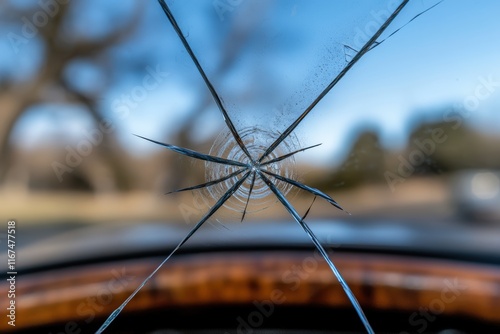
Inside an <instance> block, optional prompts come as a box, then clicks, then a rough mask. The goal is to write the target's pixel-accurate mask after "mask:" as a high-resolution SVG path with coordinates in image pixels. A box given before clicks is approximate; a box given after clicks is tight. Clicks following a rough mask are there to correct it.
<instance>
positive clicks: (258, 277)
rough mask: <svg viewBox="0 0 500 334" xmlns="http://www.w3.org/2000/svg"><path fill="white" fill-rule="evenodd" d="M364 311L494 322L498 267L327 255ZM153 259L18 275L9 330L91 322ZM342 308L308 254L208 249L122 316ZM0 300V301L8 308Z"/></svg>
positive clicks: (157, 279)
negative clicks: (193, 309)
mask: <svg viewBox="0 0 500 334" xmlns="http://www.w3.org/2000/svg"><path fill="white" fill-rule="evenodd" d="M331 257H332V259H333V261H334V263H336V265H337V267H338V268H339V270H340V272H341V273H342V275H343V276H344V278H345V279H346V281H347V282H348V284H349V285H350V287H351V289H352V290H353V292H354V294H355V295H356V297H357V298H358V300H359V302H360V304H361V305H362V306H363V307H364V308H372V309H377V310H403V311H409V312H413V311H418V310H419V308H422V307H423V308H426V309H428V310H430V312H435V313H438V314H447V315H464V316H468V317H473V318H477V319H482V320H487V321H492V322H498V323H500V268H499V267H495V266H491V265H484V264H471V263H466V262H458V261H445V260H440V259H429V258H417V257H408V256H396V255H377V254H358V253H337V254H332V255H331ZM160 262H161V259H160V258H157V257H154V258H145V259H134V260H126V261H119V262H118V261H116V262H112V263H100V264H95V265H85V266H79V267H69V268H65V269H58V270H51V271H47V272H38V273H32V274H26V275H20V276H18V281H17V283H16V327H15V328H14V327H11V326H9V325H8V324H7V321H5V319H4V320H3V321H1V322H0V330H1V331H2V332H6V331H13V330H20V329H27V328H33V327H36V326H41V325H48V324H52V323H64V322H68V323H72V322H73V321H74V322H78V321H84V322H90V321H94V319H97V318H102V317H105V316H107V315H109V314H110V313H111V312H112V311H113V310H114V309H115V308H116V307H117V306H118V305H119V304H120V303H121V302H122V301H123V300H125V299H126V298H127V297H128V295H129V294H130V293H131V292H132V291H133V290H134V289H135V288H136V287H137V285H138V284H139V283H140V282H141V281H142V280H143V279H144V278H145V277H146V276H147V275H149V274H150V273H151V272H152V270H153V269H154V268H155V267H156V266H157V265H158V264H159V263H160ZM7 290H8V285H7V284H5V282H2V284H1V285H0V295H1V296H6V295H7ZM254 301H271V302H273V303H277V304H278V303H279V304H283V305H317V306H332V307H349V306H350V302H349V301H348V299H347V298H346V296H345V294H344V292H343V291H342V288H341V287H340V285H339V283H338V282H337V281H336V279H335V278H334V277H333V274H332V273H331V271H330V269H329V268H328V266H327V265H326V263H325V261H324V260H322V259H321V258H320V257H319V256H318V254H317V253H313V252H311V251H293V252H285V251H269V252H263V251H256V252H250V251H247V252H230V253H229V252H228V253H224V252H217V253H205V254H184V255H178V256H176V257H174V258H172V260H171V261H170V262H169V263H167V264H166V265H165V266H164V267H163V268H162V269H161V270H160V271H159V272H158V273H157V275H155V276H154V278H153V279H152V280H151V281H150V282H149V284H147V285H146V286H145V287H144V288H143V289H142V290H141V291H140V292H139V293H138V295H137V296H136V297H135V298H134V299H133V300H132V301H131V302H130V303H129V305H128V306H127V307H126V308H125V310H124V311H123V314H122V315H121V316H126V314H127V313H130V312H136V311H145V310H148V309H149V310H151V309H158V308H164V307H181V306H185V307H189V306H206V305H234V304H236V305H237V304H241V305H244V304H251V303H253V302H254ZM7 302H8V301H7V298H3V297H2V298H1V299H0V308H1V309H2V310H5V309H6V307H7V306H8V304H7Z"/></svg>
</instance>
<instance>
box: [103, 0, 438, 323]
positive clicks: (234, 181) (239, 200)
mask: <svg viewBox="0 0 500 334" xmlns="http://www.w3.org/2000/svg"><path fill="white" fill-rule="evenodd" d="M158 1H159V3H160V5H161V7H162V8H163V10H164V12H165V14H166V16H167V18H168V20H169V21H170V23H171V24H172V27H173V28H174V30H175V32H176V33H177V35H178V37H179V38H180V39H181V41H182V43H183V45H184V47H185V48H186V51H187V52H188V54H189V56H190V57H191V59H192V61H193V62H194V64H195V66H196V68H197V69H198V72H199V73H200V75H201V76H202V78H203V80H204V81H205V84H206V85H207V88H208V89H209V91H210V93H211V94H212V97H213V98H214V101H215V103H216V104H217V106H218V107H219V110H220V112H221V114H222V117H223V119H224V121H225V123H226V125H227V127H228V130H229V132H227V133H223V134H222V135H221V136H219V138H218V139H217V140H216V142H215V143H214V145H213V147H212V149H211V150H210V152H209V154H205V153H200V152H196V151H193V150H190V149H187V148H182V147H178V146H175V145H171V144H166V143H162V142H158V141H155V140H152V139H148V138H145V137H141V136H138V137H140V138H143V139H146V140H148V141H151V142H153V143H155V144H158V145H161V146H163V147H166V148H167V149H169V150H171V151H174V152H177V153H179V154H182V155H186V156H189V157H192V158H194V159H199V160H203V161H205V164H206V166H205V167H206V175H205V176H206V181H207V182H205V183H202V184H199V185H196V186H191V187H187V188H183V189H178V190H174V191H172V192H179V191H187V190H196V189H199V190H202V191H204V192H205V193H206V196H205V197H206V198H211V200H212V201H214V202H215V204H214V205H212V206H211V208H210V209H209V211H208V212H207V213H206V214H205V215H204V216H203V218H202V219H201V220H200V221H199V222H198V223H197V224H196V225H195V226H194V228H193V229H192V230H191V231H190V232H189V233H188V234H187V235H186V237H185V238H184V239H182V241H181V242H180V243H179V244H178V245H177V246H176V247H175V248H174V250H172V252H171V253H170V254H169V255H168V256H167V257H166V258H165V259H164V260H163V262H161V263H160V264H159V266H158V267H157V268H156V269H155V270H154V271H153V272H152V273H151V274H150V275H149V276H148V277H147V278H146V279H145V280H144V281H143V282H142V283H141V284H140V285H139V286H138V287H137V289H136V290H135V291H134V292H133V293H132V294H131V295H130V296H129V297H128V298H127V299H126V300H125V301H124V302H123V303H122V304H121V305H120V307H118V308H117V309H116V310H115V311H114V312H113V313H112V314H111V315H110V316H109V318H108V319H107V320H106V321H105V322H104V324H103V325H102V326H101V328H99V330H98V331H97V332H96V333H102V332H103V331H104V330H105V329H106V328H107V327H108V326H109V325H110V324H111V323H112V322H113V321H114V319H115V318H116V317H117V316H118V314H119V313H120V312H121V311H122V310H123V309H124V308H125V306H126V305H127V304H128V302H129V301H130V300H131V299H132V298H133V297H134V296H135V295H136V294H137V293H138V292H139V291H140V289H141V288H142V287H143V286H144V285H145V284H147V283H148V281H149V280H150V279H151V278H152V277H153V276H154V275H155V273H156V272H157V271H158V270H159V269H160V268H161V267H162V266H163V265H164V264H165V263H166V262H167V261H168V260H169V259H170V257H171V256H172V255H173V254H174V253H175V252H176V251H177V250H178V249H179V248H180V247H182V245H184V244H185V243H186V242H187V241H188V240H189V239H190V238H191V236H193V234H194V233H195V232H196V231H197V230H198V229H199V228H200V227H201V226H202V225H203V224H204V223H205V222H207V221H208V220H209V219H210V218H211V217H212V216H213V215H214V214H215V213H216V212H217V211H218V210H219V209H220V208H221V207H222V206H225V207H226V208H229V209H231V210H233V211H236V212H238V213H239V214H241V220H243V219H244V218H245V216H246V214H247V213H248V212H250V211H252V210H254V211H255V210H258V209H262V208H265V207H266V206H268V205H270V203H271V202H273V203H275V202H279V203H281V204H282V205H283V207H284V208H285V209H286V210H287V211H288V213H290V215H291V216H292V217H293V219H294V220H295V221H296V222H297V223H298V224H299V225H300V226H301V227H302V229H303V230H304V231H305V233H306V234H307V235H308V236H309V237H310V239H311V241H312V242H313V244H314V245H315V247H316V248H317V249H318V251H319V252H320V254H321V255H322V257H323V258H324V259H325V261H326V262H327V263H328V266H329V267H330V269H331V271H332V272H333V274H334V275H335V277H336V278H337V280H338V281H339V283H340V284H341V286H342V288H343V290H344V292H345V294H346V295H347V297H348V298H349V300H350V301H351V303H352V305H353V307H354V309H355V310H356V312H357V314H358V316H359V318H360V320H361V322H362V323H363V325H364V327H365V329H366V331H367V332H368V333H374V331H373V329H372V327H371V325H370V323H369V321H368V319H367V318H366V316H365V314H364V312H363V310H362V308H361V306H360V305H359V303H358V301H357V299H356V297H355V296H354V294H353V292H352V291H351V289H350V288H349V286H348V285H347V282H346V281H345V280H344V279H343V277H342V275H341V273H340V272H339V270H338V269H337V268H336V266H335V264H334V263H333V262H332V261H331V260H330V258H329V257H328V255H327V253H326V251H325V249H324V248H323V246H322V245H321V243H320V242H319V240H318V238H317V237H316V236H315V235H314V233H313V231H312V230H311V229H310V228H309V226H308V225H307V224H306V222H305V219H306V217H307V215H308V214H309V212H310V210H311V208H312V206H313V204H314V201H315V200H316V198H317V197H320V198H322V199H323V200H325V201H327V202H328V203H330V204H331V205H332V206H334V207H336V208H337V209H340V210H344V209H343V208H342V207H341V206H340V204H339V203H337V202H336V201H335V200H334V199H333V198H331V197H330V196H328V195H327V194H325V193H323V192H322V191H321V190H319V189H315V188H312V187H309V186H307V185H305V184H302V183H300V182H298V181H296V174H295V173H296V172H295V170H294V168H293V167H294V155H295V154H298V153H300V152H303V151H305V150H308V149H312V148H314V147H316V146H318V145H319V144H318V145H313V146H309V147H305V148H301V147H300V145H299V143H298V140H297V138H296V137H295V136H294V135H293V131H294V130H295V128H296V127H297V126H298V125H299V124H300V123H301V122H302V120H303V119H304V118H305V117H306V116H307V115H308V114H309V113H310V112H311V110H313V109H314V107H315V106H316V105H317V104H318V103H319V102H320V101H321V100H322V99H323V98H324V97H325V96H326V95H327V94H328V93H329V92H330V90H331V89H332V88H333V87H334V86H335V85H336V84H337V83H338V82H339V81H340V80H341V79H342V78H343V77H344V76H345V74H346V73H348V72H349V70H350V69H351V68H352V67H353V66H354V65H355V64H356V63H357V62H358V61H359V60H360V59H361V57H363V56H364V55H365V54H366V53H367V52H368V51H370V50H371V49H373V48H374V47H376V46H377V45H380V44H381V43H382V42H383V41H385V40H386V39H387V38H389V37H391V36H392V35H394V34H395V33H396V32H397V31H399V30H400V29H401V28H403V27H404V26H405V25H404V26H402V27H401V28H399V29H397V30H396V31H395V32H393V33H392V34H391V35H389V36H388V37H387V38H386V39H384V40H382V41H379V42H377V39H378V38H379V37H380V36H381V34H382V33H383V32H384V31H385V29H386V28H387V27H388V26H389V24H390V23H391V22H392V21H393V20H394V18H395V17H396V16H397V15H398V14H399V13H400V12H401V10H402V9H403V8H404V7H405V6H406V5H407V4H408V2H409V0H404V1H402V2H401V4H400V5H399V6H398V7H397V8H396V10H395V11H394V12H393V13H392V14H391V15H390V16H389V18H388V19H387V20H386V21H385V22H384V23H383V24H382V25H381V26H380V28H379V29H378V30H377V32H376V33H375V34H374V35H373V36H372V37H371V38H370V39H369V41H368V42H367V43H366V44H365V45H364V46H363V47H362V48H361V49H360V50H359V51H357V50H355V49H353V48H351V47H348V46H346V47H347V48H348V49H349V50H350V51H351V52H354V53H355V54H354V55H353V56H352V58H351V59H350V60H349V62H348V64H347V65H346V67H345V68H344V69H343V70H342V71H341V72H340V73H339V74H338V75H337V76H336V77H335V78H333V80H332V81H331V82H330V84H328V85H327V86H326V87H325V89H324V90H323V91H322V92H321V93H320V94H319V95H318V96H317V97H316V99H314V101H313V102H312V103H311V104H310V105H309V106H308V107H307V108H306V109H305V110H304V111H303V112H302V114H301V115H300V116H299V117H298V118H297V119H296V120H295V121H294V122H292V124H290V125H289V126H288V127H287V128H286V130H285V131H284V132H282V133H271V132H269V131H265V130H262V129H258V128H246V129H243V130H241V131H240V132H238V131H237V129H236V128H235V126H234V124H233V122H232V120H231V119H230V117H229V115H228V113H227V111H226V109H225V107H224V104H223V102H222V100H221V99H220V97H219V95H218V93H217V91H216V90H215V88H214V86H213V85H212V83H211V82H210V80H209V79H208V77H207V75H206V74H205V72H204V70H203V68H202V67H201V65H200V63H199V62H198V59H197V57H196V56H195V54H194V52H193V51H192V49H191V47H190V46H189V43H188V42H187V40H186V38H185V37H184V35H183V33H182V30H181V29H180V27H179V26H178V24H177V22H176V20H175V18H174V15H173V14H172V12H171V11H170V8H169V7H168V5H167V3H166V2H165V0H158ZM438 4H439V3H438ZM436 5H437V4H436ZM436 5H435V6H436ZM435 6H433V7H435ZM430 9H431V8H429V9H428V10H430ZM424 12H425V11H424ZM424 12H422V13H420V14H419V15H422V14H423V13H424ZM419 15H417V16H416V17H418V16H419ZM416 17H414V18H413V19H412V20H410V22H411V21H413V20H414V19H415V18H416ZM408 23H409V22H408ZM408 23H407V24H408ZM292 189H301V190H303V191H306V192H309V193H311V194H312V195H314V199H313V201H312V203H311V205H310V206H309V208H308V209H307V211H306V213H305V214H304V215H303V216H302V217H301V216H300V215H299V213H298V212H297V210H296V209H295V208H294V206H293V205H292V204H291V203H290V201H289V200H288V199H287V196H286V195H287V194H288V193H289V192H290V190H292ZM270 194H272V195H274V196H275V197H274V198H272V197H270V196H269V195H270ZM269 200H270V201H271V202H268V201H269ZM253 202H256V203H257V205H253V204H252V206H251V205H250V203H253ZM259 203H260V204H259ZM344 211H345V210H344Z"/></svg>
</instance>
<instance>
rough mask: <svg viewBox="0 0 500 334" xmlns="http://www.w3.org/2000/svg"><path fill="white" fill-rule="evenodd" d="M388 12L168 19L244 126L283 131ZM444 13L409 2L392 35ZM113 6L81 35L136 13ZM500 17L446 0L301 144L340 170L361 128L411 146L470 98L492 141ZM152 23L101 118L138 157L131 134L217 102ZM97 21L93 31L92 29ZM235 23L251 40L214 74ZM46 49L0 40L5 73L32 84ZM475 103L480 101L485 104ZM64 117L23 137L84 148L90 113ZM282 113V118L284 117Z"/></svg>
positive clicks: (120, 53) (134, 45) (85, 74)
mask: <svg viewBox="0 0 500 334" xmlns="http://www.w3.org/2000/svg"><path fill="white" fill-rule="evenodd" d="M392 2H393V1H386V0H383V1H371V0H370V1H368V0H359V1H345V0H342V1H340V0H339V1H282V2H279V3H276V4H274V3H271V2H268V1H267V2H265V1H257V2H255V1H254V2H250V1H248V0H242V1H241V3H240V4H239V5H238V6H235V7H234V8H232V10H231V11H228V12H226V13H224V20H222V21H221V20H219V16H218V13H217V11H216V9H215V8H214V7H213V3H214V2H213V1H193V2H192V3H191V5H189V6H186V5H185V4H186V2H185V1H173V2H172V10H173V11H174V14H176V15H177V17H178V21H179V24H180V25H181V28H182V29H183V30H184V31H185V33H186V35H187V36H188V40H189V42H190V43H192V46H193V49H194V51H195V52H196V53H197V54H198V56H199V58H200V62H201V63H202V65H203V66H204V67H205V68H206V71H207V74H208V75H209V76H211V75H213V77H214V84H215V86H216V87H218V89H219V90H220V92H221V95H222V97H223V98H224V100H225V101H226V103H227V105H228V109H229V110H230V112H231V115H232V116H233V118H234V119H235V123H236V124H237V125H238V126H241V127H245V126H250V125H252V124H254V123H255V124H260V125H261V126H269V127H271V128H272V129H275V130H276V128H278V127H282V129H278V130H283V129H284V128H285V127H286V126H287V125H288V124H289V123H290V122H291V121H293V119H294V117H296V116H297V115H298V114H300V112H301V111H302V110H303V109H304V107H306V106H307V105H308V104H309V103H310V101H312V99H313V98H314V97H315V96H316V95H317V93H318V92H319V91H321V90H322V89H323V87H324V86H326V84H327V83H328V82H329V81H330V80H331V79H332V78H333V77H334V76H335V75H336V73H338V71H339V70H340V69H341V68H342V67H343V66H345V64H346V63H345V59H344V54H343V44H349V45H351V46H353V47H356V46H357V45H356V44H357V41H359V40H360V37H359V36H360V34H362V33H361V32H364V33H366V34H368V33H369V31H370V29H371V27H372V26H373V24H374V22H375V24H376V22H378V20H379V19H378V16H380V15H382V16H383V13H384V11H386V10H388V8H390V6H391V3H392ZM436 2H437V1H431V0H412V1H410V4H409V5H408V7H407V8H405V10H404V11H403V12H402V13H401V15H400V17H398V18H397V19H396V20H395V22H394V24H393V25H391V27H390V28H389V29H388V31H393V30H394V29H396V28H398V27H400V26H402V25H403V24H405V23H406V22H408V21H409V20H410V19H411V18H412V17H413V16H415V15H416V14H418V13H419V12H420V11H422V10H424V9H425V8H428V7H429V6H431V5H433V4H435V3H436ZM116 3H118V2H117V1H108V2H98V1H92V2H91V3H90V5H81V6H83V7H82V8H87V11H86V12H85V11H82V14H81V19H80V20H78V21H77V23H76V24H75V26H74V29H75V30H76V31H82V32H85V33H88V34H94V35H99V34H100V33H102V31H105V30H106V29H107V28H108V25H109V24H110V23H113V22H116V21H117V18H119V17H120V15H121V16H126V15H129V14H130V13H129V12H130V9H131V8H133V5H132V4H133V1H122V2H119V3H120V4H123V5H121V6H120V7H119V8H118V9H117V7H116ZM113 6H115V7H113ZM252 6H254V7H253V8H252ZM255 8H260V10H261V11H258V12H256V10H255ZM98 9H99V10H98ZM498 13H500V2H498V1H496V0H482V1H473V0H445V1H444V2H443V3H441V4H439V5H438V6H436V7H435V8H433V9H432V10H430V11H429V12H427V13H425V14H424V15H422V16H421V17H419V18H417V19H416V20H415V21H413V22H411V23H410V24H409V25H408V26H406V27H405V28H404V29H402V30H401V31H399V32H398V33H397V34H395V35H394V36H392V37H391V38H390V39H388V40H387V41H385V42H384V43H383V44H381V45H380V47H377V48H375V49H374V50H372V51H371V52H369V53H368V54H367V55H366V56H365V57H364V58H363V59H362V60H361V61H360V62H358V63H357V64H356V65H355V66H354V67H353V69H352V70H351V71H350V72H349V73H348V74H347V75H346V76H345V77H344V79H343V80H342V81H341V82H340V83H339V84H338V85H337V86H336V87H335V88H334V89H333V90H332V91H331V92H330V93H329V94H328V95H327V97H326V98H325V99H324V100H323V101H322V102H321V103H320V104H319V105H318V106H317V107H316V109H315V110H313V111H312V112H311V114H310V115H309V116H308V117H307V118H306V120H305V121H304V122H303V124H302V125H301V126H300V127H299V128H298V129H297V135H298V136H299V139H300V140H301V142H302V143H303V144H304V145H307V144H315V143H319V142H321V143H323V145H322V146H321V147H320V148H318V149H316V150H315V152H310V153H307V154H304V155H303V158H304V159H311V158H312V159H314V160H315V161H317V162H319V163H325V164H330V163H332V162H333V163H335V161H338V160H340V159H341V158H342V157H343V155H345V154H346V152H347V149H348V147H349V143H350V141H351V140H352V137H353V134H354V132H353V130H355V129H363V128H372V129H375V130H377V131H379V133H380V135H381V139H382V143H383V145H384V146H386V147H389V148H393V149H397V148H401V147H402V146H404V144H405V139H406V137H407V135H408V131H409V130H411V126H412V124H414V123H412V122H414V121H415V120H418V119H423V118H431V119H435V120H443V117H444V114H443V110H445V108H447V107H449V106H464V105H465V103H466V102H467V101H469V102H470V101H473V100H474V98H476V100H477V101H478V102H479V103H478V107H477V109H475V110H474V111H473V112H471V117H469V118H468V120H469V121H470V122H471V123H472V124H474V125H475V126H477V127H479V128H481V129H482V130H483V129H484V130H489V131H492V132H495V131H496V130H497V128H498V124H500V112H499V110H498V109H499V106H500V93H499V92H500V86H499V87H496V86H495V84H494V83H495V82H497V81H498V82H500V42H499V41H500V20H498ZM219 14H220V13H219ZM146 18H147V19H146V20H145V21H143V23H142V25H141V27H140V31H139V32H138V33H137V34H136V35H135V36H134V38H133V39H131V41H129V42H127V43H125V44H123V45H121V46H120V47H117V48H116V49H115V50H114V51H113V55H114V57H115V58H114V61H116V62H119V63H120V64H123V66H124V68H125V69H124V70H123V71H122V72H121V73H120V75H119V76H118V80H116V81H115V82H114V83H113V84H112V86H111V88H110V89H109V90H106V91H105V92H104V93H103V94H102V96H100V104H101V108H102V109H103V111H104V112H105V114H107V115H108V116H109V117H110V118H111V119H112V120H113V122H114V124H116V126H117V130H116V134H117V135H118V137H119V139H120V141H121V142H122V143H124V144H125V145H126V146H127V147H128V148H129V149H130V150H132V151H134V152H135V151H138V152H151V150H154V149H156V148H155V147H154V146H153V147H152V146H151V145H148V143H145V142H142V141H140V140H138V139H137V138H136V137H134V136H132V133H137V134H141V135H145V136H148V137H151V138H157V139H168V138H169V135H168V134H169V132H172V130H173V129H174V128H175V127H176V126H177V125H178V124H179V122H181V121H182V120H183V119H185V118H186V117H187V114H189V112H190V111H191V110H192V108H193V107H196V105H197V101H198V98H199V97H200V96H204V94H207V91H206V88H205V87H204V86H203V82H202V81H201V79H200V78H199V75H198V74H197V73H196V70H195V68H194V66H193V65H192V64H191V62H190V60H189V58H188V56H187V54H186V53H185V51H184V50H183V49H182V46H181V44H180V42H179V41H178V40H177V39H176V37H175V34H174V32H173V30H172V28H171V26H170V25H169V24H168V21H167V20H166V18H165V17H164V15H163V13H162V11H161V10H160V7H159V6H158V5H157V3H156V1H152V2H151V3H148V5H147V11H146ZM89 20H92V21H91V22H92V24H88V22H89ZM235 23H241V24H242V25H243V26H245V25H247V26H248V28H250V29H251V33H250V34H249V35H248V40H247V41H246V42H245V43H244V45H243V46H242V47H241V48H240V49H238V50H237V52H239V53H238V54H237V56H236V61H234V64H233V65H232V66H231V68H230V70H229V71H227V72H225V73H224V75H221V76H216V75H215V74H216V72H217V68H218V66H219V64H220V63H221V62H223V61H224V52H227V45H225V42H226V41H227V39H228V38H230V37H231V32H232V30H231V29H233V28H234V26H235ZM8 31H15V27H10V28H8V29H6V32H5V33H4V34H3V35H4V37H5V35H6V33H7V32H8ZM358 44H359V43H358ZM40 48H41V47H40V45H39V43H37V41H36V39H35V40H33V41H32V42H31V43H29V44H28V45H26V46H25V47H23V49H21V50H20V52H19V53H18V54H14V52H13V50H12V48H11V47H10V45H9V43H8V41H7V40H6V38H2V40H1V42H0V52H1V54H2V57H1V58H0V73H2V72H5V73H7V72H8V71H9V69H11V68H13V67H15V68H16V69H17V71H16V72H15V73H16V76H19V77H21V78H22V77H25V76H26V75H27V74H29V73H30V72H31V71H33V69H36V68H37V66H38V65H37V64H38V63H39V59H36V57H33V55H34V54H36V51H40V50H41V49H40ZM137 59H141V62H140V68H139V69H134V70H127V66H128V64H129V63H132V62H136V63H137ZM135 66H139V65H135ZM157 67H159V68H160V69H161V71H164V72H168V76H166V77H165V78H162V80H161V82H158V85H157V86H156V87H155V88H154V89H152V90H150V91H149V90H148V91H147V95H146V96H145V97H144V98H143V99H141V100H140V101H137V104H136V106H134V107H133V108H129V113H128V114H127V115H126V116H123V115H121V114H119V113H117V112H116V108H114V107H113V105H114V101H116V100H117V99H120V97H121V96H122V95H123V94H130V93H131V92H133V90H134V89H135V88H136V87H137V86H138V85H139V86H140V85H141V84H142V81H143V79H144V77H145V76H147V75H148V71H147V68H157ZM71 75H72V77H76V78H78V82H79V86H80V87H82V88H83V89H89V88H92V86H93V85H95V82H98V81H99V80H102V79H103V78H102V73H100V72H99V71H97V70H96V69H95V68H93V67H92V65H89V64H85V63H83V64H75V65H74V66H73V68H72V71H71ZM485 82H490V83H493V84H492V85H490V87H489V88H490V89H491V91H488V92H489V94H487V95H488V96H487V97H485V98H483V97H484V95H485V94H481V93H484V92H486V91H487V89H488V87H486V88H484V85H485V84H484V83H485ZM481 87H483V88H481ZM485 89H486V90H485ZM478 92H479V93H480V96H481V99H479V98H477V97H476V95H477V93H478ZM115 106H116V105H115ZM60 109H61V108H60V107H55V106H51V105H46V106H42V107H40V108H35V110H32V111H31V112H30V113H29V114H28V115H26V117H24V118H23V119H22V120H21V122H20V123H19V125H18V126H17V127H16V132H15V134H14V135H15V138H14V139H15V140H17V141H22V142H23V143H24V144H26V145H34V144H35V143H37V142H39V141H40V139H41V138H42V139H43V138H47V137H50V134H51V133H52V134H53V133H54V132H57V131H62V130H61V129H66V130H63V132H65V133H66V134H67V136H68V138H71V137H72V136H73V140H78V136H79V135H78V133H80V132H81V131H84V130H81V129H89V128H91V127H92V124H91V123H90V122H89V121H88V119H86V118H85V116H84V113H83V112H81V111H78V110H76V111H75V112H73V113H68V112H65V113H64V114H62V111H61V110H60ZM280 111H283V112H284V114H285V115H281V116H280V115H279V112H280ZM55 114H57V115H58V116H57V117H55V116H54V115H55ZM55 119H57V122H56V121H54V120H55ZM222 127H223V121H222V117H221V116H220V114H219V112H218V111H217V109H216V108H215V105H213V104H212V105H211V106H210V107H209V111H208V112H207V113H205V114H203V117H202V118H201V119H200V120H199V121H198V122H197V123H196V126H195V129H196V130H197V132H198V137H199V138H198V139H199V140H200V141H201V140H204V139H206V138H207V137H208V136H210V135H212V134H214V133H216V132H218V131H219V130H220V129H221V128H222ZM67 129H71V130H70V131H67ZM78 129H80V130H81V131H79V130H78ZM74 134H77V135H76V137H75V135H74Z"/></svg>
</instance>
